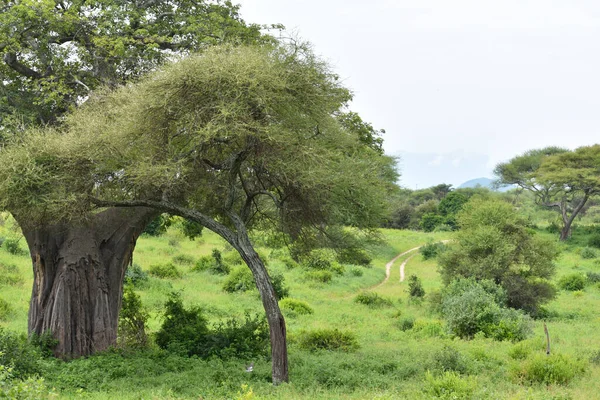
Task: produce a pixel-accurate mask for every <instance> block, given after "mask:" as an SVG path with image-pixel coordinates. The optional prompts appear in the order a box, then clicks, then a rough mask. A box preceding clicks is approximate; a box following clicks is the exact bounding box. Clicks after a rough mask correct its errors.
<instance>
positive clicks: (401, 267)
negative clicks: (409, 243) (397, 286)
mask: <svg viewBox="0 0 600 400" xmlns="http://www.w3.org/2000/svg"><path fill="white" fill-rule="evenodd" d="M414 256H415V254H413V255H412V256H410V257H408V258H407V259H406V260H404V262H403V263H402V264H400V282H404V267H405V266H406V263H407V262H408V261H409V260H410V259H411V258H413V257H414Z"/></svg>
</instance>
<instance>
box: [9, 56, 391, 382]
mask: <svg viewBox="0 0 600 400" xmlns="http://www.w3.org/2000/svg"><path fill="white" fill-rule="evenodd" d="M349 99H350V93H349V91H348V90H347V89H345V88H344V87H343V86H342V85H341V83H340V82H339V80H338V78H337V76H336V75H334V74H333V73H331V72H330V71H329V69H328V66H327V65H326V64H325V63H323V62H321V61H320V60H319V59H317V58H316V57H315V56H314V55H313V54H312V53H311V52H310V51H308V50H307V49H305V48H301V47H293V48H291V47H284V46H279V47H262V48H259V47H238V48H236V47H219V48H214V49H211V50H207V51H206V52H204V53H203V54H202V55H198V56H194V57H190V58H188V59H185V60H182V61H180V62H178V63H175V64H173V65H170V66H169V67H167V68H165V69H164V70H163V71H161V72H159V73H157V74H153V75H151V76H150V77H148V78H147V79H144V80H143V81H142V82H140V84H138V85H135V86H130V87H127V88H123V89H121V90H118V91H115V92H111V93H107V94H105V95H103V96H100V97H99V98H97V99H93V100H92V101H90V104H89V105H87V106H86V107H84V109H82V110H81V111H80V112H78V113H75V114H74V115H73V116H72V117H70V119H69V121H68V123H67V125H66V126H65V128H64V131H63V133H62V135H52V134H46V136H45V137H44V138H43V139H42V137H41V136H40V137H39V139H38V140H37V141H35V140H32V141H30V142H28V143H26V144H25V146H24V148H23V149H21V150H20V151H15V154H16V153H18V154H28V157H33V158H35V159H40V158H44V156H43V155H42V154H41V153H44V154H46V153H49V154H52V155H54V156H56V155H57V154H58V157H59V159H62V158H63V157H64V159H65V161H66V163H64V164H61V162H62V161H60V162H59V161H56V163H54V164H53V165H52V168H50V171H53V172H52V173H56V174H57V176H61V175H64V176H71V177H73V176H75V174H73V173H72V171H71V169H72V168H79V170H78V174H77V175H76V176H77V177H78V178H79V179H81V181H80V182H81V183H80V184H81V185H83V186H86V185H88V186H93V187H94V188H95V189H94V197H93V199H92V203H93V204H95V205H97V206H121V207H126V208H127V207H139V206H143V207H150V208H154V209H156V210H159V211H161V212H169V213H171V214H175V215H180V216H182V217H185V218H187V219H190V220H193V221H196V222H198V223H200V224H202V225H203V226H205V227H206V228H208V229H210V230H212V231H214V232H216V233H217V234H219V235H220V236H221V237H223V238H224V239H225V240H226V241H227V242H229V243H230V244H231V245H232V246H233V247H234V248H235V249H236V250H237V251H238V252H239V253H240V255H241V256H242V258H243V259H244V261H245V262H246V264H247V265H248V266H249V268H250V269H251V271H252V273H253V276H254V279H255V282H256V285H257V287H258V289H259V292H260V295H261V298H262V302H263V305H264V308H265V311H266V315H267V320H268V322H269V326H270V332H271V346H272V358H273V382H274V383H279V382H282V381H287V380H288V372H287V346H286V339H285V321H284V318H283V316H282V314H281V312H280V310H279V306H278V304H277V298H276V295H275V292H274V291H273V288H272V286H271V284H270V281H269V275H268V272H267V270H266V269H265V266H264V264H263V261H262V260H261V259H260V257H259V256H258V254H257V253H256V251H255V250H254V247H253V245H252V242H251V241H250V239H249V236H248V232H249V231H250V230H252V229H254V228H256V227H265V226H267V227H269V228H270V229H277V230H278V231H280V232H282V234H285V235H287V236H288V237H289V238H295V239H296V240H300V239H301V238H303V237H310V236H314V235H316V234H317V233H319V232H323V231H324V230H327V229H328V228H330V227H339V226H342V225H345V226H353V227H356V228H370V227H373V226H377V225H378V224H379V222H380V219H381V217H382V215H383V214H384V213H385V211H386V208H385V203H386V202H385V193H386V190H387V188H388V186H389V185H390V180H391V182H393V179H394V178H395V173H394V160H393V159H392V158H389V157H385V156H382V155H381V154H380V152H379V151H378V149H377V147H375V148H373V147H372V146H370V145H368V144H365V142H364V140H361V138H360V137H359V134H358V133H357V132H356V131H354V130H351V129H348V128H347V127H345V126H344V125H343V124H341V123H340V122H339V119H338V118H337V115H338V113H340V112H341V111H342V110H343V108H344V106H345V104H346V102H347V101H348V100H349ZM42 140H44V143H46V146H51V147H52V149H51V150H43V149H41V147H39V146H38V144H39V143H40V142H41V141H42ZM65 142H67V143H71V145H70V146H67V147H66V148H64V149H61V145H63V144H64V143H65ZM92 143H94V144H93V145H92ZM57 152H58V153H57ZM31 154H36V155H35V156H32V155H31ZM25 165H29V164H28V162H26V163H25ZM25 165H23V167H25ZM47 167H48V166H47V165H39V168H40V169H41V171H47ZM84 170H85V171H84ZM56 171H58V172H56ZM39 173H42V172H39ZM39 173H36V174H39ZM0 175H1V174H0ZM13 179H20V178H19V177H18V176H14V178H13ZM57 183H58V182H57ZM56 190H57V188H56V187H49V188H47V192H46V193H45V196H46V199H45V201H47V202H48V204H49V207H50V208H53V209H55V210H56V209H57V207H56V204H58V203H57V201H58V200H60V196H58V195H57V194H56V193H57V191H56ZM157 192H160V193H162V195H161V196H160V197H158V198H156V197H148V196H147V195H146V194H147V193H157ZM36 193H37V194H36V195H35V196H40V194H39V191H36ZM23 195H27V193H24V194H23ZM28 196H31V194H29V195H28ZM89 201H90V198H89V197H88V194H87V193H83V194H82V195H81V196H79V197H78V198H74V199H72V202H73V204H80V205H81V206H80V207H75V206H73V207H72V208H73V209H77V208H84V209H85V208H86V207H89V205H90V203H89ZM58 211H60V209H59V210H58Z"/></svg>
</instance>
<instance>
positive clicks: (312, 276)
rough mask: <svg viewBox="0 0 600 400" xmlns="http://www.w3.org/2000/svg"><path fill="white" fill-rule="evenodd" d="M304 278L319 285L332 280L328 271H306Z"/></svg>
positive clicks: (331, 275)
mask: <svg viewBox="0 0 600 400" xmlns="http://www.w3.org/2000/svg"><path fill="white" fill-rule="evenodd" d="M304 276H305V277H306V279H308V280H311V281H316V282H321V283H329V282H331V280H332V279H333V274H332V273H331V272H330V271H308V272H307V273H305V274H304Z"/></svg>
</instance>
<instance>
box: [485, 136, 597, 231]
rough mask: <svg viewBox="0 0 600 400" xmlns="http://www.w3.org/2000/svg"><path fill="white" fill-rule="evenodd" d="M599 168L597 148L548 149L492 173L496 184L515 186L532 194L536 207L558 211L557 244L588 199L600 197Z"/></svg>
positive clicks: (569, 229) (503, 164)
mask: <svg viewBox="0 0 600 400" xmlns="http://www.w3.org/2000/svg"><path fill="white" fill-rule="evenodd" d="M599 166H600V146H599V145H594V146H586V147H580V148H578V149H576V150H574V151H569V150H565V149H561V148H558V147H547V148H544V149H540V150H530V151H527V152H525V153H524V154H523V155H520V156H517V157H514V158H513V159H511V160H509V161H508V162H506V163H501V164H498V166H496V169H495V170H494V173H495V174H496V175H497V176H498V177H499V180H498V182H499V183H502V184H516V185H518V186H519V187H521V188H523V189H525V190H528V191H530V192H532V193H533V194H534V195H535V198H536V202H537V203H538V204H539V205H541V206H544V207H549V208H555V209H556V210H558V211H559V212H560V215H561V220H562V224H563V226H562V228H561V233H560V240H566V239H568V238H569V236H570V235H571V226H572V225H573V221H574V220H575V217H577V215H578V214H579V213H580V212H581V210H583V208H584V206H585V204H586V203H587V201H588V200H589V199H590V197H591V196H594V195H595V194H597V193H600V182H599V181H598V175H599V168H600V167H599Z"/></svg>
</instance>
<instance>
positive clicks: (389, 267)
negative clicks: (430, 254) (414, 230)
mask: <svg viewBox="0 0 600 400" xmlns="http://www.w3.org/2000/svg"><path fill="white" fill-rule="evenodd" d="M420 248H421V246H418V247H413V248H412V249H410V250H406V251H405V252H404V253H400V254H398V255H397V256H396V257H394V258H392V259H391V260H390V262H388V263H387V264H385V279H384V280H383V281H382V282H380V283H379V284H377V285H375V286H373V288H372V289H375V288H377V287H379V286H381V285H383V284H385V283H386V282H387V281H388V279H390V274H391V271H392V266H393V265H394V263H395V262H396V260H397V259H399V258H400V257H402V256H405V255H407V254H408V253H412V252H413V251H416V250H419V249H420ZM412 257H413V256H411V257H409V258H408V259H407V260H406V261H408V260H410V259H411V258H412ZM406 261H404V263H402V265H401V266H400V271H401V273H403V272H404V265H406ZM403 280H404V275H403V274H402V275H401V280H400V282H402V281H403Z"/></svg>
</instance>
